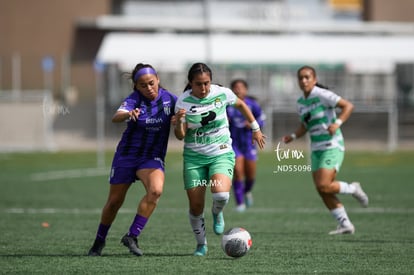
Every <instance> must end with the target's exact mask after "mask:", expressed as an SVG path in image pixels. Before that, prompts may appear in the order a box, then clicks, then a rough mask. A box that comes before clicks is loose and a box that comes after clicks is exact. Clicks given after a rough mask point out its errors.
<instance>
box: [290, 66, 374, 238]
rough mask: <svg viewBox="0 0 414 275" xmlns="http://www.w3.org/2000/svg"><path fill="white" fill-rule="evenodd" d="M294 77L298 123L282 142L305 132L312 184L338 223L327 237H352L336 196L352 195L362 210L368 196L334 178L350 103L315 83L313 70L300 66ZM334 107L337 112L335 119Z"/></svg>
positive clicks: (348, 222) (348, 220) (360, 189)
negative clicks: (308, 146)
mask: <svg viewBox="0 0 414 275" xmlns="http://www.w3.org/2000/svg"><path fill="white" fill-rule="evenodd" d="M297 77H298V82H299V86H300V88H301V90H302V91H303V96H301V97H300V98H299V99H298V101H297V111H298V114H299V116H300V120H301V124H300V125H299V127H298V128H297V130H296V131H295V132H294V133H292V134H291V135H288V136H284V137H283V138H282V139H283V141H284V142H285V143H289V142H291V141H293V140H294V139H296V138H299V137H301V136H303V135H305V134H306V132H308V133H309V135H310V140H311V151H312V156H311V159H312V176H313V181H314V183H315V186H316V189H317V191H318V192H319V195H320V196H321V198H322V200H323V202H324V203H325V205H326V207H327V208H328V209H329V211H330V212H331V213H332V215H333V217H334V218H335V219H336V220H337V222H338V227H337V229H336V230H333V231H331V232H329V234H331V235H334V234H353V233H354V232H355V227H354V225H353V224H352V223H351V221H350V219H349V217H348V215H347V213H346V211H345V208H344V206H343V205H342V203H341V202H340V201H339V199H338V197H337V194H352V196H354V197H355V198H356V199H357V200H358V201H359V202H360V203H361V205H362V206H363V207H367V206H368V196H367V195H366V194H365V192H364V191H363V190H362V188H361V185H360V184H359V183H358V182H352V183H350V184H348V183H346V182H344V181H337V180H336V179H335V178H336V174H337V172H339V169H340V167H341V164H342V161H343V158H344V151H345V148H344V140H343V136H342V132H341V129H340V126H341V125H342V123H344V122H345V121H346V120H347V119H348V118H349V116H350V115H351V113H352V110H353V104H352V103H351V102H349V101H348V100H346V99H344V98H341V97H340V96H338V95H337V94H335V93H333V92H332V91H329V90H328V89H326V87H324V86H322V85H320V84H318V82H317V77H316V72H315V69H314V68H312V67H310V66H303V67H301V68H300V69H299V70H298V72H297ZM335 108H340V109H341V113H340V114H339V116H338V117H337V116H336V113H335Z"/></svg>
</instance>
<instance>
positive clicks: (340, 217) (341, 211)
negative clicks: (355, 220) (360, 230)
mask: <svg viewBox="0 0 414 275" xmlns="http://www.w3.org/2000/svg"><path fill="white" fill-rule="evenodd" d="M331 214H332V216H333V217H334V218H335V219H336V220H337V221H338V223H339V225H341V226H345V227H349V226H351V225H352V223H351V221H350V220H349V218H348V214H346V211H345V208H344V207H338V208H335V209H332V210H331Z"/></svg>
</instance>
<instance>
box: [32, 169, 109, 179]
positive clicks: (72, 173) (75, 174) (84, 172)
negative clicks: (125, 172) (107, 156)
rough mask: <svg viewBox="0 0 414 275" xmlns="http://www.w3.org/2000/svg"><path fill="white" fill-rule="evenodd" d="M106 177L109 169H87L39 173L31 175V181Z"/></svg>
mask: <svg viewBox="0 0 414 275" xmlns="http://www.w3.org/2000/svg"><path fill="white" fill-rule="evenodd" d="M104 175H108V176H109V169H106V168H86V169H73V170H61V171H48V172H39V173H34V174H31V175H30V179H31V180H32V181H47V180H61V179H73V178H83V177H97V176H104Z"/></svg>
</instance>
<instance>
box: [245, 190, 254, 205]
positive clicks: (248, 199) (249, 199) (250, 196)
mask: <svg viewBox="0 0 414 275" xmlns="http://www.w3.org/2000/svg"><path fill="white" fill-rule="evenodd" d="M244 200H245V201H246V207H251V206H252V205H253V194H252V192H247V193H246V195H245V198H244Z"/></svg>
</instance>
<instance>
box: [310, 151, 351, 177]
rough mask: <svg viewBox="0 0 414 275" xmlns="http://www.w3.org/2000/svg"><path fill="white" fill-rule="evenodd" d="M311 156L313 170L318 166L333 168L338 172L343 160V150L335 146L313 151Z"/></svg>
mask: <svg viewBox="0 0 414 275" xmlns="http://www.w3.org/2000/svg"><path fill="white" fill-rule="evenodd" d="M311 158H312V171H313V172H314V171H316V170H318V169H320V168H326V169H335V170H336V172H339V169H341V165H342V162H343V160H344V151H341V150H339V149H337V148H334V149H328V150H326V151H314V152H312V156H311Z"/></svg>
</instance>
